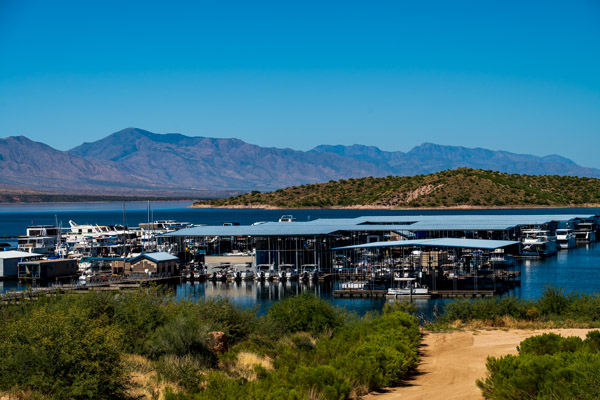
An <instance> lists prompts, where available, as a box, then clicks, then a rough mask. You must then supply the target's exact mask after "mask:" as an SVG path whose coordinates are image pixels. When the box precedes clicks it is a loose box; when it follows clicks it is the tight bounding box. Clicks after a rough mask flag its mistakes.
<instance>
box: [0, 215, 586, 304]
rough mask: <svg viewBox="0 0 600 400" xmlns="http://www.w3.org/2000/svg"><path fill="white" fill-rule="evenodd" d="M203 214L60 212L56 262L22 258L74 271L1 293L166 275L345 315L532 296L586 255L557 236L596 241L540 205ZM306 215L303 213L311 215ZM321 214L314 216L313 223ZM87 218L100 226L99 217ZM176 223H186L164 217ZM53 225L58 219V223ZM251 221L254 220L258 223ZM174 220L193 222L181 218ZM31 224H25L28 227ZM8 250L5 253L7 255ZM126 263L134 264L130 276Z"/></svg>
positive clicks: (7, 286)
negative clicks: (400, 305)
mask: <svg viewBox="0 0 600 400" xmlns="http://www.w3.org/2000/svg"><path fill="white" fill-rule="evenodd" d="M146 207H147V208H146V210H143V209H140V210H138V211H137V213H138V217H137V218H138V219H141V218H143V217H145V218H146V219H148V216H149V215H152V214H154V215H157V214H161V213H159V212H157V211H151V212H148V209H149V207H148V206H147V205H146ZM116 208H117V207H116V206H115V211H114V216H113V218H115V219H116V218H118V219H120V220H122V221H126V220H127V219H129V220H132V219H133V218H131V217H129V214H130V213H131V212H128V213H127V214H128V215H127V216H124V213H123V210H119V211H120V212H119V211H117V209H116ZM140 208H141V205H140ZM530 211H534V212H530ZM557 211H560V212H557ZM574 211H575V212H574ZM211 212H212V211H211V210H209V211H207V210H188V209H181V211H173V210H169V212H168V213H165V212H162V215H160V218H161V219H160V220H155V221H154V222H150V223H148V222H147V221H146V222H143V221H142V222H139V223H138V224H137V226H135V227H129V226H128V227H125V226H124V225H123V224H114V225H111V224H108V223H106V221H103V222H102V224H100V223H98V224H94V223H89V222H86V223H85V224H83V223H81V224H80V223H77V222H75V220H74V219H73V218H71V217H70V215H67V217H68V218H69V219H68V220H69V221H72V222H73V224H69V228H67V229H64V228H63V229H62V230H61V233H60V235H57V236H59V239H58V240H57V242H56V244H55V246H54V247H55V253H54V255H51V254H39V253H29V260H28V261H29V262H30V261H32V260H31V258H32V257H31V256H34V255H35V254H38V256H37V257H36V256H34V257H33V261H36V258H40V259H43V258H54V257H59V258H60V257H64V255H66V258H67V259H74V260H76V262H77V263H78V264H77V265H78V272H77V275H78V276H64V277H60V278H56V277H55V278H51V279H46V281H47V282H44V280H43V279H42V278H41V277H36V278H35V279H29V280H27V279H22V281H23V282H22V283H15V282H16V281H15V280H14V278H18V276H17V277H14V276H13V277H5V278H4V279H5V280H4V282H2V281H1V280H0V285H1V286H2V288H1V290H0V291H2V292H11V291H15V290H17V291H19V290H24V289H27V288H31V287H36V288H39V287H40V286H52V285H55V284H57V281H58V282H59V283H60V282H62V285H63V289H62V290H65V291H66V290H73V291H77V290H89V289H94V288H97V289H98V290H117V289H114V288H113V287H111V285H107V284H106V282H99V281H101V280H102V277H111V279H122V280H126V279H129V278H131V277H133V276H135V277H137V279H138V281H137V282H136V283H131V282H129V283H122V284H121V285H120V289H125V288H128V287H129V288H133V287H138V286H139V284H140V279H141V280H144V279H146V280H148V282H151V281H152V280H154V279H157V278H159V277H162V278H163V279H164V282H169V283H170V285H172V286H174V287H177V288H179V287H181V288H186V287H187V288H190V289H191V288H205V289H204V292H205V294H206V291H210V292H213V291H214V292H219V293H221V295H225V296H230V295H231V294H232V293H234V292H235V293H239V292H237V291H234V292H232V289H235V288H245V289H244V290H243V293H245V295H248V296H256V297H257V298H256V299H254V300H252V299H251V298H250V299H248V301H250V302H251V303H255V302H256V301H259V302H262V301H264V300H260V298H262V297H263V295H262V294H260V293H263V292H264V291H265V290H268V291H270V292H269V293H270V295H269V296H270V298H273V299H275V298H279V296H280V295H282V296H283V295H287V294H289V293H291V292H294V291H298V290H300V291H302V290H310V289H311V288H313V289H314V290H317V289H318V291H319V292H320V295H321V296H325V297H329V298H331V299H332V300H334V301H341V302H344V304H346V305H348V303H345V302H347V301H350V302H351V303H349V304H350V305H349V306H350V307H351V308H352V307H354V305H358V304H362V302H364V301H375V303H373V304H379V303H377V302H379V301H390V300H402V299H408V300H411V301H416V302H420V301H426V302H434V303H435V302H436V301H444V299H449V298H455V297H488V296H490V295H494V294H504V293H513V294H518V295H522V294H523V292H525V295H526V296H528V294H527V293H530V292H531V288H530V285H529V282H530V277H531V275H530V274H531V268H532V266H534V265H539V268H544V265H547V264H549V263H550V264H551V263H553V262H555V261H559V262H560V263H565V262H566V263H567V268H570V264H569V263H568V260H569V259H573V256H572V254H574V253H579V254H583V253H587V252H589V251H594V248H595V246H594V242H593V241H592V242H588V241H585V242H584V241H582V240H581V239H580V241H578V242H577V241H576V246H577V247H572V245H570V246H571V247H570V248H569V247H568V246H567V248H564V249H563V248H562V247H561V246H560V245H559V238H560V237H561V236H560V235H562V234H563V233H565V232H566V234H568V233H571V237H573V236H575V232H581V231H586V232H588V233H587V234H586V237H588V238H593V237H594V236H595V234H596V231H597V227H598V224H597V217H596V215H597V214H598V210H570V209H567V210H546V211H545V213H541V212H540V210H503V211H502V213H500V211H498V210H479V211H478V212H479V214H476V213H475V212H474V211H472V210H471V211H469V210H468V211H465V212H458V211H453V212H449V211H445V212H442V211H421V212H422V213H423V214H427V215H416V213H414V212H413V213H412V214H411V212H405V211H395V212H393V211H385V213H384V212H382V211H378V212H373V213H374V214H380V215H361V214H371V212H370V211H367V212H365V211H360V210H353V211H346V210H294V214H292V213H290V214H285V215H284V217H281V215H282V212H281V211H276V210H275V211H269V213H270V217H269V218H265V214H264V213H266V212H267V211H266V210H258V211H257V212H256V213H252V212H250V211H249V210H214V213H215V214H216V215H220V218H222V220H221V221H222V222H220V223H218V224H212V225H211V224H204V223H203V222H205V221H208V220H210V219H211V218H215V217H214V215H213V216H212V217H211V218H203V219H202V220H198V216H206V215H207V214H208V215H212V214H211ZM142 213H143V214H142ZM308 213H311V216H310V217H309V216H308ZM319 213H320V214H321V217H322V218H314V217H313V216H314V215H316V214H319ZM486 213H487V214H486ZM140 214H142V215H140ZM336 214H337V216H341V218H337V217H336ZM340 214H342V215H340ZM381 214H384V215H381ZM90 215H92V216H97V217H99V220H101V218H102V216H103V213H91V214H90ZM194 215H196V216H194ZM294 215H295V216H294ZM356 215H358V216H356ZM181 216H183V218H177V219H175V218H169V217H181ZM298 216H300V217H298ZM242 217H243V218H242ZM259 217H262V218H259ZM332 217H336V218H332ZM26 218H30V217H26ZM54 219H55V221H57V220H58V218H57V217H56V216H55V217H54ZM90 219H91V218H89V217H88V218H87V219H86V220H85V221H90ZM259 219H260V220H262V222H260V223H256V220H259ZM294 219H295V221H294ZM182 220H184V221H191V222H185V223H180V222H178V221H182ZM265 220H266V221H265ZM268 220H271V221H272V222H269V221H268ZM280 220H281V222H279V221H280ZM232 221H233V222H232ZM238 221H239V222H238ZM250 221H254V222H250ZM44 225H45V224H44ZM56 225H58V227H60V225H61V224H60V223H58V224H56V223H55V224H54V225H48V226H46V228H45V229H52V228H53V226H55V227H56ZM34 227H35V225H29V228H28V227H27V226H26V227H25V229H24V230H25V231H27V229H35V228H34ZM74 227H75V228H77V232H74V229H73V228H74ZM536 230H539V231H545V232H543V234H545V235H550V236H554V240H555V241H556V244H557V246H556V252H551V253H550V254H547V255H545V254H540V252H536V253H535V254H527V252H526V251H523V249H524V248H525V247H526V246H527V243H526V242H525V240H526V238H527V236H528V235H530V233H531V232H532V231H536ZM29 233H31V231H30V232H29ZM45 236H48V235H45ZM540 236H541V235H540ZM69 238H70V239H69ZM90 238H91V239H90ZM73 239H76V240H73ZM550 240H552V239H550ZM82 241H87V242H89V243H90V244H93V245H90V246H87V247H84V246H81V247H79V248H78V249H77V251H74V249H75V245H74V244H75V243H78V242H82ZM570 241H571V242H572V239H570ZM13 243H14V242H13ZM13 247H15V246H13ZM16 247H18V243H16ZM10 249H11V246H9V247H7V248H6V250H10ZM94 249H95V250H94ZM10 251H13V250H10ZM582 252H583V253H582ZM5 254H10V253H5ZM153 254H158V257H167V258H170V257H172V258H171V261H174V262H175V264H171V266H170V267H166V266H161V267H159V266H158V264H159V263H160V262H157V261H156V260H154V261H152V258H153V257H157V256H156V255H153ZM593 260H594V258H592V262H594V261H593ZM17 261H18V262H21V261H22V262H24V263H25V262H28V261H26V260H24V259H22V260H21V259H18V260H17ZM132 261H133V262H134V263H136V262H139V263H141V264H140V266H139V267H134V268H133V269H132V268H131V263H132ZM4 262H5V263H7V262H8V261H6V260H4ZM12 262H13V263H14V262H15V261H14V259H13V261H12ZM18 262H17V264H18ZM126 263H129V267H127V270H128V273H129V275H130V276H127V275H126V273H125V270H126V268H125V264H126ZM151 264H152V266H151ZM7 265H8V264H7ZM25 265H26V264H23V266H25ZM136 268H137V269H136ZM13 270H14V268H13ZM23 278H25V277H23ZM570 281H572V279H570ZM547 283H551V282H550V281H549V282H547ZM142 284H143V283H142ZM544 284H545V283H540V284H539V287H538V288H536V289H535V291H538V292H539V291H541V288H542V287H543V286H544ZM586 284H587V285H588V286H589V285H593V284H594V280H591V281H586ZM69 285H71V286H69ZM86 286H87V288H88V289H85V287H86ZM524 286H525V289H524V288H523V287H524ZM579 287H584V286H581V285H579ZM228 288H229V289H228ZM294 288H296V289H294ZM208 289H210V290H208ZM187 290H188V289H186V290H185V291H184V292H187ZM195 290H196V289H194V291H195ZM273 290H275V292H273ZM594 290H597V289H594ZM177 292H178V293H179V289H177ZM275 293H277V295H276V294H275ZM194 295H195V294H194ZM352 302H354V305H353V303H352ZM358 307H359V308H360V307H362V306H360V305H359V306H358Z"/></svg>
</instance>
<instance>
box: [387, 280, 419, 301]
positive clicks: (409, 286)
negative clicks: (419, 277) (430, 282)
mask: <svg viewBox="0 0 600 400" xmlns="http://www.w3.org/2000/svg"><path fill="white" fill-rule="evenodd" d="M396 280H399V281H401V282H402V284H401V285H399V286H398V287H395V288H389V289H388V290H387V293H386V297H398V296H429V288H427V286H421V285H420V284H419V283H418V282H417V281H416V278H397V279H396Z"/></svg>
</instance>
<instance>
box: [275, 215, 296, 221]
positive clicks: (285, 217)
mask: <svg viewBox="0 0 600 400" xmlns="http://www.w3.org/2000/svg"><path fill="white" fill-rule="evenodd" d="M279 222H296V218H294V216H293V215H282V216H281V218H279Z"/></svg>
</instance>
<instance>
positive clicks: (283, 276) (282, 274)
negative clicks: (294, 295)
mask: <svg viewBox="0 0 600 400" xmlns="http://www.w3.org/2000/svg"><path fill="white" fill-rule="evenodd" d="M277 275H278V278H279V279H280V280H288V281H293V280H296V279H298V277H299V275H298V270H296V268H295V266H294V265H293V264H280V265H279V273H278V274H277Z"/></svg>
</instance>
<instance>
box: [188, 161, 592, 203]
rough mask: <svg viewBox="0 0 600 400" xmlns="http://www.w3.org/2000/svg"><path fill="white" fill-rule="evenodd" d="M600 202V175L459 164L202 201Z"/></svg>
mask: <svg viewBox="0 0 600 400" xmlns="http://www.w3.org/2000/svg"><path fill="white" fill-rule="evenodd" d="M598 204H600V179H596V178H579V177H571V176H558V175H552V176H546V175H543V176H532V175H519V174H506V173H500V172H495V171H484V170H477V169H466V168H459V169H456V170H452V171H443V172H438V173H435V174H430V175H418V176H412V177H400V176H388V177H385V178H373V177H369V178H361V179H348V180H340V181H330V182H328V183H320V184H312V185H302V186H295V187H289V188H286V189H279V190H276V191H274V192H269V193H260V192H258V191H253V192H251V193H248V194H244V195H239V196H236V197H230V198H226V199H218V200H208V201H202V202H197V203H196V205H197V206H213V207H232V206H242V207H278V208H336V207H357V206H366V207H383V208H406V207H414V208H418V207H427V208H437V207H532V206H533V207H575V206H584V207H587V206H592V205H598Z"/></svg>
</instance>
